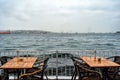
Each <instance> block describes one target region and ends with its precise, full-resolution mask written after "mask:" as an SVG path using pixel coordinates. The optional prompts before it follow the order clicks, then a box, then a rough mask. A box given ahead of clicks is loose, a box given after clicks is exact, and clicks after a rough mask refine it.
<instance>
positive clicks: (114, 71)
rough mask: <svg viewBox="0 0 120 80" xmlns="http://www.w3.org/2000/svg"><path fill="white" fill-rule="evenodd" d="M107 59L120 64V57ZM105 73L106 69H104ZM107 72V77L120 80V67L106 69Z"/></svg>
mask: <svg viewBox="0 0 120 80" xmlns="http://www.w3.org/2000/svg"><path fill="white" fill-rule="evenodd" d="M107 59H109V60H112V61H113V62H116V63H118V64H120V56H111V57H108V58H107ZM104 71H105V69H104ZM106 71H107V74H106V75H107V77H108V78H109V79H112V80H120V74H119V73H120V67H110V68H107V69H106Z"/></svg>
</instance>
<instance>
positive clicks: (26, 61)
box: [0, 57, 37, 69]
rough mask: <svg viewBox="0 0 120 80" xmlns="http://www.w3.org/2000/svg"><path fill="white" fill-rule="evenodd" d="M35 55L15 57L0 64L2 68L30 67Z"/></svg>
mask: <svg viewBox="0 0 120 80" xmlns="http://www.w3.org/2000/svg"><path fill="white" fill-rule="evenodd" d="M36 59H37V57H19V58H18V57H15V58H13V59H11V60H10V61H8V62H7V63H5V64H4V65H2V66H1V67H0V68H2V69H27V68H32V66H33V64H34V63H35V61H36Z"/></svg>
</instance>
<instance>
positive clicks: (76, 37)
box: [0, 33, 120, 50]
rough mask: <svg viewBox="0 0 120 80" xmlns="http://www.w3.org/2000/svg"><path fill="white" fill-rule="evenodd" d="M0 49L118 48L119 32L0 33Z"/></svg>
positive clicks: (119, 41) (119, 45)
mask: <svg viewBox="0 0 120 80" xmlns="http://www.w3.org/2000/svg"><path fill="white" fill-rule="evenodd" d="M0 49H3V50H16V49H32V50H60V49H61V50H83V49H84V50H95V49H98V50H99V49H100V50H101V49H102V50H119V49H120V34H115V33H77V34H70V33H66V34H64V33H59V34H58V33H51V34H48V33H47V34H0Z"/></svg>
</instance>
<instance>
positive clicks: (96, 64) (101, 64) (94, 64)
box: [80, 56, 120, 80]
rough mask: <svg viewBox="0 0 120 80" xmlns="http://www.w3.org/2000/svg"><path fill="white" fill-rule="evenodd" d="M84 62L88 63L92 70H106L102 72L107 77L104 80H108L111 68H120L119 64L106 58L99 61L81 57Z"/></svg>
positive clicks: (93, 58)
mask: <svg viewBox="0 0 120 80" xmlns="http://www.w3.org/2000/svg"><path fill="white" fill-rule="evenodd" d="M80 58H81V59H82V60H83V61H84V62H86V63H87V64H88V65H89V66H90V67H91V68H94V69H95V68H99V70H100V71H101V69H103V68H104V70H105V71H102V74H103V75H105V76H104V77H103V79H104V80H107V76H108V75H107V71H108V68H109V67H120V65H119V64H117V63H115V62H113V61H110V60H108V59H106V58H104V57H101V58H100V59H101V60H100V61H99V60H98V59H99V58H98V57H96V58H95V57H87V56H83V57H80Z"/></svg>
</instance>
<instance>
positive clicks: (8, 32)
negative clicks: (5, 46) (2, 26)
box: [0, 31, 11, 34]
mask: <svg viewBox="0 0 120 80" xmlns="http://www.w3.org/2000/svg"><path fill="white" fill-rule="evenodd" d="M0 34H11V32H10V31H0Z"/></svg>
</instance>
